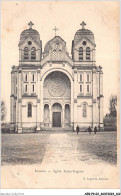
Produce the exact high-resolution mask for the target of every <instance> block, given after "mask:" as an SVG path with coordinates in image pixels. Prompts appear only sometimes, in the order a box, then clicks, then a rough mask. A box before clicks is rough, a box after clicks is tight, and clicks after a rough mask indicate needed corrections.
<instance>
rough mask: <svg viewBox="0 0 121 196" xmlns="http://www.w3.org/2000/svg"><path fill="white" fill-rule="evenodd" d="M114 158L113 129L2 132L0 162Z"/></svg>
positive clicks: (115, 159) (3, 163)
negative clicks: (90, 132) (94, 132)
mask: <svg viewBox="0 0 121 196" xmlns="http://www.w3.org/2000/svg"><path fill="white" fill-rule="evenodd" d="M72 160H76V161H77V160H78V161H81V162H86V163H88V164H91V163H92V164H93V163H96V162H107V163H110V164H116V162H117V142H116V132H105V133H104V132H100V133H97V134H96V135H94V134H91V135H89V134H88V133H79V135H76V133H57V132H56V133H52V134H50V133H47V134H46V133H42V134H41V133H39V134H20V135H19V134H3V135H2V165H5V164H36V163H38V164H40V163H41V162H42V161H43V162H46V163H59V164H60V162H61V163H62V162H63V163H65V164H66V163H67V164H68V163H69V164H71V162H72Z"/></svg>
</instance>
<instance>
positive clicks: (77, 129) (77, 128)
mask: <svg viewBox="0 0 121 196" xmlns="http://www.w3.org/2000/svg"><path fill="white" fill-rule="evenodd" d="M76 132H77V135H78V133H79V126H78V125H77V127H76Z"/></svg>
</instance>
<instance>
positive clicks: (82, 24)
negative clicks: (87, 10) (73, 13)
mask: <svg viewBox="0 0 121 196" xmlns="http://www.w3.org/2000/svg"><path fill="white" fill-rule="evenodd" d="M80 25H81V26H82V29H84V27H85V25H86V23H85V22H84V21H83V22H82V23H81V24H80Z"/></svg>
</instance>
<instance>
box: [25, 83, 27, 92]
mask: <svg viewBox="0 0 121 196" xmlns="http://www.w3.org/2000/svg"><path fill="white" fill-rule="evenodd" d="M25 92H27V84H26V86H25Z"/></svg>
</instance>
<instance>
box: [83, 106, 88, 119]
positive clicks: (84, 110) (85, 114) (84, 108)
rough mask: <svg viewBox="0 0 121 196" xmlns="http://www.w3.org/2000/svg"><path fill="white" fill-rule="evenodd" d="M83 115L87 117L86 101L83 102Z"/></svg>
mask: <svg viewBox="0 0 121 196" xmlns="http://www.w3.org/2000/svg"><path fill="white" fill-rule="evenodd" d="M82 116H83V117H84V118H86V117H87V104H86V103H83V109H82Z"/></svg>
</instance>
